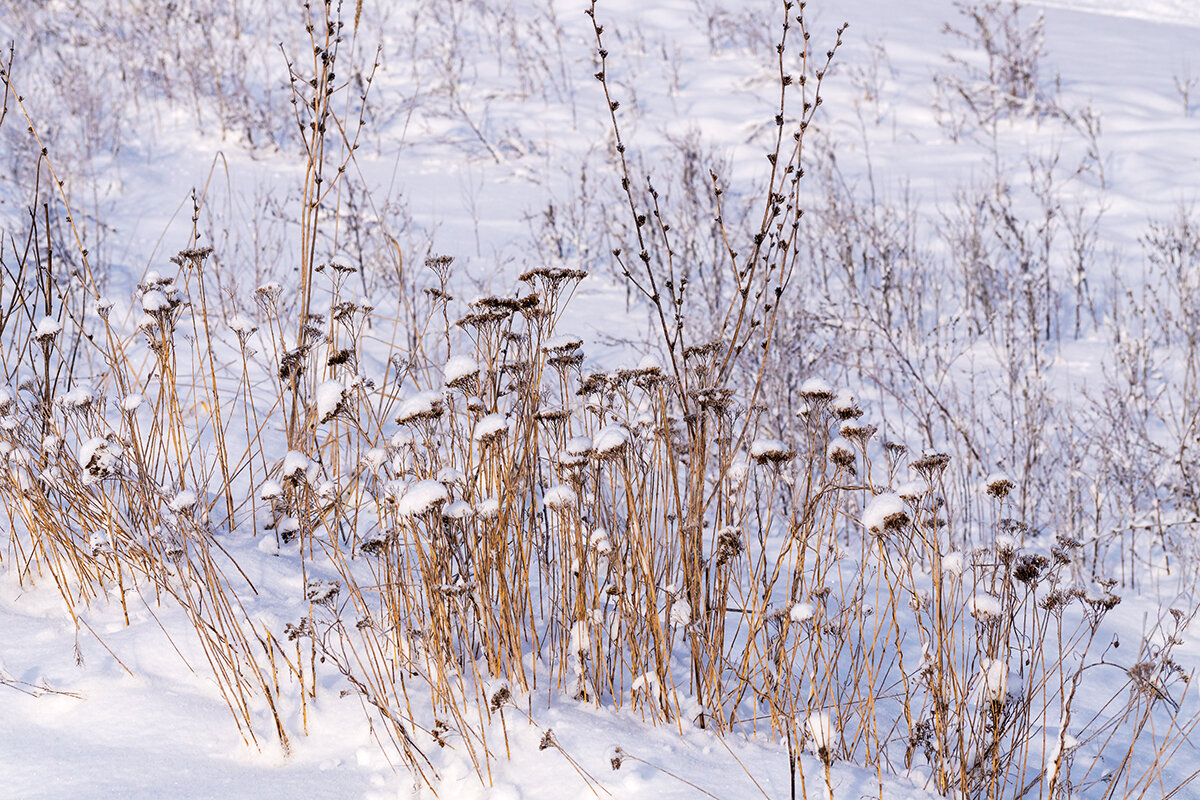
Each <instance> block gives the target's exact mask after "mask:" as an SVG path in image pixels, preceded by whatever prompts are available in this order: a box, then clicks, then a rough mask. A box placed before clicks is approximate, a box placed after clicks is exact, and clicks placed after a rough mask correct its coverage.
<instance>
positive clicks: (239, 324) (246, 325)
mask: <svg viewBox="0 0 1200 800" xmlns="http://www.w3.org/2000/svg"><path fill="white" fill-rule="evenodd" d="M229 329H230V330H231V331H233V332H234V333H235V334H237V336H238V338H241V339H244V338H246V337H247V336H249V335H250V334H252V333H254V332H255V331H256V330H258V328H256V327H255V326H254V323H253V322H251V321H250V320H248V319H246V318H245V317H243V316H242V315H241V314H238V315H236V316H235V317H234V318H233V319H231V320H230V321H229Z"/></svg>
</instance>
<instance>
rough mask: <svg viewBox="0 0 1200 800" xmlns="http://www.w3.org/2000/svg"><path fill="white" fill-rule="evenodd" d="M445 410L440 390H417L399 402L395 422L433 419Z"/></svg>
mask: <svg viewBox="0 0 1200 800" xmlns="http://www.w3.org/2000/svg"><path fill="white" fill-rule="evenodd" d="M445 410H446V407H445V405H444V404H443V402H442V394H441V392H432V391H430V392H417V393H416V394H415V395H413V396H412V397H410V398H408V399H407V400H405V401H404V402H403V403H401V404H400V410H399V411H398V412H397V413H396V422H399V423H400V424H402V425H403V424H406V423H410V422H420V421H422V420H434V419H437V418H438V417H440V416H441V415H442V414H443V413H444V412H445Z"/></svg>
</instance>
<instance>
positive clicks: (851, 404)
mask: <svg viewBox="0 0 1200 800" xmlns="http://www.w3.org/2000/svg"><path fill="white" fill-rule="evenodd" d="M829 410H830V411H832V412H833V415H834V416H835V417H837V418H838V419H840V420H851V419H858V418H859V417H861V416H862V415H863V411H862V409H861V408H859V407H858V399H857V398H855V396H854V395H852V394H850V392H848V391H846V390H845V389H842V390H841V391H839V392H838V393H837V396H836V397H834V398H833V402H831V403H830V404H829ZM842 435H843V436H844V435H845V434H842Z"/></svg>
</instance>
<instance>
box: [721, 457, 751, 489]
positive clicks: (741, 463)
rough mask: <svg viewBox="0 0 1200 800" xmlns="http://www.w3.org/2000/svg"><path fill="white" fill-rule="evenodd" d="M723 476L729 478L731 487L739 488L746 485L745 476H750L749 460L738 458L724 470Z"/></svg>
mask: <svg viewBox="0 0 1200 800" xmlns="http://www.w3.org/2000/svg"><path fill="white" fill-rule="evenodd" d="M725 477H726V478H727V479H728V480H729V485H730V487H731V488H733V489H735V490H736V489H740V488H742V487H743V486H745V485H746V478H748V477H750V462H749V461H747V460H746V459H744V458H739V459H738V460H737V461H734V462H733V463H732V464H730V465H729V469H728V470H727V471H726V472H725Z"/></svg>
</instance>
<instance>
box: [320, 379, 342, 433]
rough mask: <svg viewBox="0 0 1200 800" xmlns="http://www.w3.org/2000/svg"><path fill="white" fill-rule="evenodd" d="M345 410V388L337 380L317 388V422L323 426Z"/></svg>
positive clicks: (324, 383) (326, 382) (325, 382)
mask: <svg viewBox="0 0 1200 800" xmlns="http://www.w3.org/2000/svg"><path fill="white" fill-rule="evenodd" d="M345 410H346V387H345V386H344V385H343V384H342V382H341V381H338V380H329V381H324V382H323V383H322V384H321V385H320V386H318V387H317V422H319V423H321V424H324V423H326V422H329V421H330V420H331V419H333V418H334V417H336V416H337V415H338V414H340V413H342V412H343V411H345Z"/></svg>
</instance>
